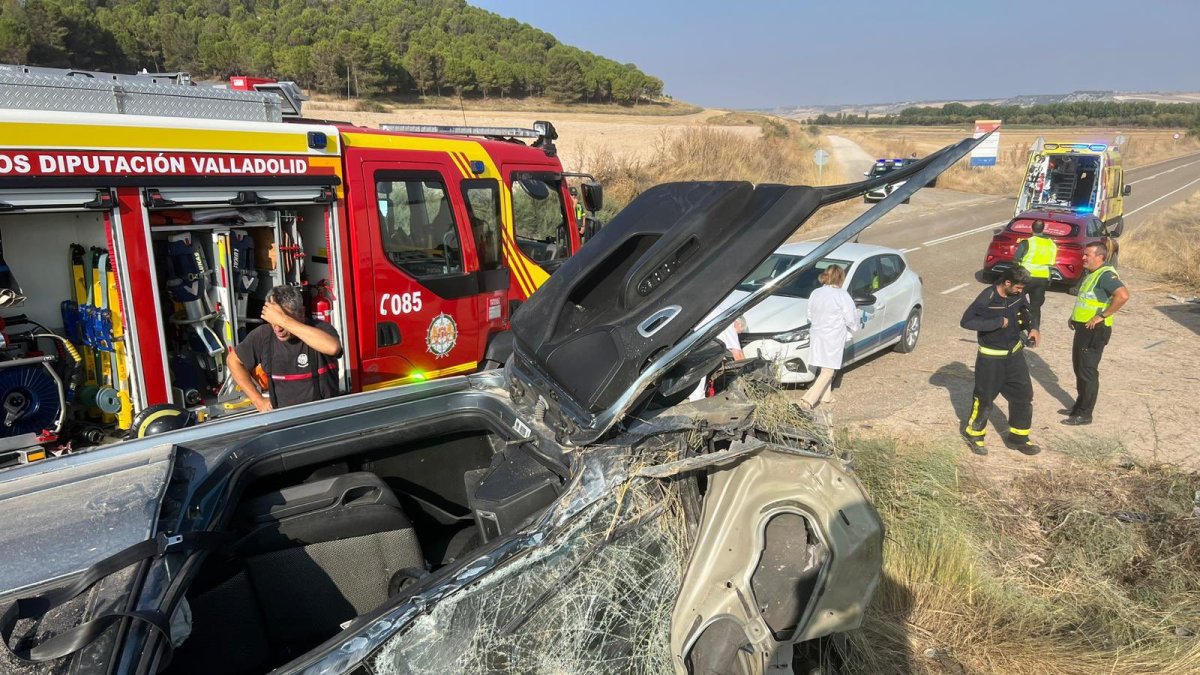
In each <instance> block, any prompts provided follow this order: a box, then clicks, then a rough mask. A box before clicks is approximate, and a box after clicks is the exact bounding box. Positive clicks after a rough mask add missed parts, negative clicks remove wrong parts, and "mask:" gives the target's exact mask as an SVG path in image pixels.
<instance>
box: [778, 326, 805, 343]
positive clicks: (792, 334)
mask: <svg viewBox="0 0 1200 675" xmlns="http://www.w3.org/2000/svg"><path fill="white" fill-rule="evenodd" d="M809 328H810V327H809V326H801V327H800V328H797V329H796V330H790V331H788V332H786V333H780V334H778V335H776V336H774V337H773V338H771V339H773V340H775V341H776V342H784V343H791V342H808V332H809Z"/></svg>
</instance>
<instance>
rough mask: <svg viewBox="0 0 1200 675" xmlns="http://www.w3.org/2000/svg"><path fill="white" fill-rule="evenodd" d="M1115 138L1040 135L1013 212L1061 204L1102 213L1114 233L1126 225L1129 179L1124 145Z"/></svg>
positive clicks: (1031, 149) (1030, 153) (1098, 215)
mask: <svg viewBox="0 0 1200 675" xmlns="http://www.w3.org/2000/svg"><path fill="white" fill-rule="evenodd" d="M1122 143H1124V138H1123V137H1118V138H1117V139H1116V141H1115V142H1114V143H1111V144H1109V143H1062V142H1052V143H1047V142H1045V141H1044V140H1043V139H1041V138H1039V139H1038V140H1037V141H1035V142H1034V144H1033V146H1032V147H1031V148H1030V151H1029V162H1028V166H1027V168H1026V171H1025V180H1024V181H1023V182H1022V183H1021V189H1020V192H1019V193H1018V195H1017V208H1016V211H1015V214H1020V213H1022V212H1025V211H1029V210H1034V209H1062V210H1070V211H1073V212H1075V213H1078V214H1091V215H1095V216H1096V217H1097V218H1099V219H1100V220H1101V221H1102V222H1103V223H1104V224H1105V225H1106V226H1107V228H1108V230H1109V231H1110V232H1115V233H1116V234H1118V235H1119V234H1120V232H1121V230H1122V229H1123V228H1124V224H1125V197H1126V196H1128V195H1129V193H1130V192H1131V187H1130V186H1129V185H1126V184H1125V173H1124V169H1123V168H1122V166H1121V153H1120V147H1119V146H1120V145H1121V144H1122Z"/></svg>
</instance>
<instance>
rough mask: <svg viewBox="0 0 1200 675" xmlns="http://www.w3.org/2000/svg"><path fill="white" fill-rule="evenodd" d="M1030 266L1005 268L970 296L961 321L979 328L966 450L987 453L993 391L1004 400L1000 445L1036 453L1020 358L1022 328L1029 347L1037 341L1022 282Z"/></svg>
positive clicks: (1029, 399) (1026, 372)
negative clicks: (1005, 409)
mask: <svg viewBox="0 0 1200 675" xmlns="http://www.w3.org/2000/svg"><path fill="white" fill-rule="evenodd" d="M1029 279H1030V276H1029V271H1028V270H1026V269H1025V268H1024V267H1021V266H1019V265H1013V266H1012V267H1010V268H1008V269H1006V270H1004V272H1003V273H1002V274H1001V275H1000V280H999V281H998V282H997V283H996V285H995V286H989V287H988V288H987V289H986V290H984V291H983V292H982V293H980V294H979V297H977V298H975V301H974V302H972V303H971V306H970V307H967V311H966V312H964V313H963V317H962V321H961V322H960V323H961V325H962V327H963V328H966V329H967V330H973V331H976V332H977V333H978V340H979V348H978V353H977V354H976V356H975V392H974V394H973V397H972V401H971V415H970V417H969V418H968V419H967V421H966V424H965V427H964V429H963V436H964V437H965V438H966V439H967V444H968V445H970V447H971V450H972V451H973V452H975V453H976V454H979V455H986V454H987V447H986V445H985V444H984V436H985V435H986V434H987V419H988V414H989V413H990V412H991V410H992V402H993V401H995V400H996V396H997V395H998V394H1003V395H1004V398H1005V400H1007V401H1008V425H1009V428H1008V433H1007V434H1005V437H1004V444H1005V445H1006V446H1008V447H1009V448H1012V449H1014V450H1019V451H1020V452H1022V453H1024V454H1026V455H1036V454H1037V453H1039V452H1041V448H1039V447H1038V446H1037V444H1036V443H1034V442H1033V441H1032V440H1030V438H1029V431H1030V427H1031V426H1032V423H1033V382H1032V381H1031V380H1030V379H1029V365H1028V364H1027V363H1026V362H1025V352H1024V351H1023V350H1024V347H1025V341H1024V340H1023V339H1022V335H1021V333H1022V331H1023V330H1028V331H1029V342H1030V346H1037V344H1038V343H1039V342H1040V341H1041V334H1040V333H1039V332H1038V324H1037V323H1036V321H1035V320H1034V319H1033V316H1032V313H1031V312H1030V311H1029V300H1028V299H1027V298H1026V297H1025V287H1026V286H1027V285H1028V284H1029Z"/></svg>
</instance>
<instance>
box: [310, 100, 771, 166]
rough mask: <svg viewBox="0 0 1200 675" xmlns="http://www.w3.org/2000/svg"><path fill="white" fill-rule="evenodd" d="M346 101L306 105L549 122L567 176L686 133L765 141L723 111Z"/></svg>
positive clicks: (484, 121)
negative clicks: (595, 161) (374, 106)
mask: <svg viewBox="0 0 1200 675" xmlns="http://www.w3.org/2000/svg"><path fill="white" fill-rule="evenodd" d="M353 108H354V105H353V104H349V103H346V102H329V101H313V102H310V103H309V104H307V105H306V106H305V110H306V114H308V115H309V116H311V117H328V118H330V119H338V120H344V121H347V122H350V123H353V124H359V125H363V126H368V127H376V128H378V126H379V125H380V124H382V123H385V122H398V123H408V124H453V125H461V124H468V125H480V126H520V127H529V126H530V125H532V124H533V122H534V121H535V120H540V119H545V120H549V121H550V122H552V123H554V127H555V129H557V130H558V136H559V140H558V142H557V144H558V149H559V156H560V157H562V161H563V165H564V167H565V168H566V169H567V170H568V171H594V168H593V167H591V166H589V165H588V163H589V161H591V159H592V158H596V157H601V156H611V157H612V158H614V159H615V160H617V161H621V162H626V163H636V162H640V161H645V160H648V159H651V158H652V157H654V156H655V154H656V153H658V152H659V151H660V149H661V146H662V144H663V143H664V142H670V140H671V139H672V138H674V137H676V136H678V135H679V134H680V133H682V132H684V131H694V130H696V129H706V128H711V127H715V126H720V128H721V130H722V131H723V132H725V133H728V134H730V135H732V136H734V137H737V138H742V139H746V140H754V139H757V138H759V137H761V136H762V127H761V126H759V125H758V124H755V123H751V124H741V125H736V126H730V125H729V124H728V121H727V120H724V119H720V120H719V123H718V124H713V122H711V121H710V120H714V119H718V118H723V117H724V116H725V115H726V113H725V111H722V110H704V111H701V112H697V113H691V114H685V115H662V114H638V113H636V109H634V108H622V109H621V110H622V112H621V113H611V112H610V113H601V112H546V111H534V110H472V109H467V110H466V111H465V112H464V111H463V110H460V109H448V108H447V109H426V108H422V109H416V108H409V107H394V108H393V109H392V110H390V111H388V112H360V111H357V110H354V109H353Z"/></svg>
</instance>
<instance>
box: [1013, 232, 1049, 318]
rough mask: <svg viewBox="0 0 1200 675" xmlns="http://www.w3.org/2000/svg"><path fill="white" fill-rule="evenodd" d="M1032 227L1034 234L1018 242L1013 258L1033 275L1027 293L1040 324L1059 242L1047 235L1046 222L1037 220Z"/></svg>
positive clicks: (1032, 310)
mask: <svg viewBox="0 0 1200 675" xmlns="http://www.w3.org/2000/svg"><path fill="white" fill-rule="evenodd" d="M1030 229H1031V230H1032V231H1033V235H1032V236H1030V237H1029V238H1028V239H1025V240H1023V241H1022V242H1021V243H1020V244H1017V250H1016V252H1015V254H1014V256H1013V259H1014V260H1017V261H1019V262H1020V263H1021V267H1024V268H1025V269H1027V270H1029V276H1030V277H1032V278H1031V279H1030V280H1029V283H1028V284H1026V286H1025V295H1028V296H1029V311H1030V313H1031V314H1033V322H1034V324H1036V325H1038V326H1040V325H1042V305H1043V304H1044V303H1045V302H1046V291H1047V290H1048V289H1049V288H1050V268H1051V267H1052V266H1053V265H1054V261H1055V260H1057V259H1058V244H1055V243H1054V240H1053V239H1051V238H1050V237H1047V236H1046V235H1045V231H1046V223H1045V222H1043V221H1041V220H1035V221H1033V224H1032V225H1031V226H1030Z"/></svg>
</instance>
